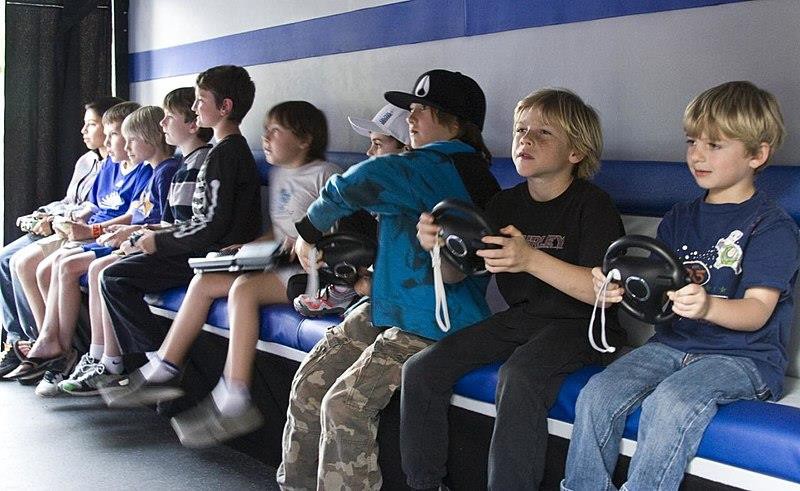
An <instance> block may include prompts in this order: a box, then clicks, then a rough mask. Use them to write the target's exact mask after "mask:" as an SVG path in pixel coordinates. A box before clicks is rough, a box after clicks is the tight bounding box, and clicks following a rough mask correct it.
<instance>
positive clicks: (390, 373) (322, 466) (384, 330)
mask: <svg viewBox="0 0 800 491" xmlns="http://www.w3.org/2000/svg"><path fill="white" fill-rule="evenodd" d="M385 97H386V100H387V101H389V102H391V103H392V104H394V105H396V106H398V107H401V108H404V109H409V110H410V111H411V114H410V115H409V116H408V124H409V131H410V133H411V135H410V138H411V146H412V148H413V150H412V151H410V152H407V153H404V154H400V155H384V156H382V157H379V158H372V159H368V160H365V161H364V162H361V163H360V164H357V165H355V166H353V167H351V168H350V169H348V170H347V171H346V172H345V173H344V174H342V175H341V176H335V177H333V178H332V179H331V180H330V181H328V184H327V185H326V186H325V188H324V189H323V191H322V193H321V194H320V197H319V199H317V200H316V201H315V202H314V203H313V204H312V205H311V206H310V207H309V209H308V214H307V215H306V217H305V218H303V220H301V221H300V222H298V223H297V230H298V232H299V233H300V237H301V238H302V240H300V239H298V243H297V246H296V248H295V251H296V252H297V254H298V256H299V257H300V258H303V260H305V261H306V264H305V266H306V267H307V266H308V264H307V259H306V258H307V257H308V252H309V250H310V249H311V247H312V244H314V243H315V242H316V241H318V240H319V239H320V237H321V236H322V233H323V231H324V230H327V229H329V228H330V227H331V225H333V223H334V222H335V221H336V220H337V219H338V218H340V217H343V216H347V215H350V214H351V213H353V212H355V211H358V210H367V211H369V212H373V213H377V214H379V215H380V230H379V235H378V254H377V258H376V262H375V268H374V269H375V271H374V274H373V283H372V302H371V306H370V305H364V306H362V307H360V308H357V309H355V310H353V311H352V313H351V314H350V315H348V316H347V317H346V318H345V320H344V321H343V322H342V323H341V324H339V325H338V326H336V327H334V328H332V329H330V330H329V331H328V333H326V336H325V338H324V339H322V340H321V341H320V342H319V343H317V345H316V346H315V347H314V349H313V350H312V351H311V353H310V354H309V356H308V357H307V358H306V360H305V361H304V362H303V363H302V365H301V366H300V369H299V370H298V372H297V373H296V374H295V378H294V381H293V383H292V391H291V394H290V400H289V410H288V418H287V423H286V428H285V431H284V448H283V462H282V463H281V466H280V468H279V469H278V476H277V477H278V483H279V484H280V485H281V486H282V487H283V488H290V489H298V488H312V489H313V488H322V489H327V488H333V487H340V486H341V487H346V488H354V489H355V488H358V489H362V488H364V487H369V488H374V487H380V485H381V483H382V479H381V473H380V469H379V468H378V465H377V451H378V449H377V443H376V441H375V435H376V433H377V425H378V413H379V411H380V410H381V409H383V407H384V406H385V405H386V404H388V402H389V400H390V398H391V396H392V394H393V393H394V391H395V390H396V389H397V388H398V386H399V385H400V374H401V368H402V364H403V363H404V361H405V360H406V359H407V358H408V357H410V356H411V355H413V354H414V353H417V352H419V351H420V350H422V349H423V348H425V347H426V346H428V345H429V344H431V343H432V342H433V341H435V340H438V339H440V338H442V337H443V336H444V334H445V333H443V332H442V331H441V330H440V329H439V327H438V326H437V324H436V320H435V314H434V309H435V304H434V288H433V278H432V275H431V274H430V270H431V263H430V256H429V254H428V253H427V252H426V251H424V250H423V249H422V248H421V247H420V245H419V243H418V242H417V239H416V224H417V219H418V217H419V214H420V213H421V212H423V211H426V210H430V209H431V208H432V207H433V206H434V205H435V204H436V203H438V202H439V201H442V200H443V199H446V198H457V199H460V200H463V201H467V202H472V203H474V204H475V205H477V206H479V207H481V208H482V207H483V206H484V205H485V204H486V202H487V201H488V200H489V198H491V196H492V195H494V193H495V192H497V191H498V190H499V186H498V184H497V181H496V180H495V179H494V177H493V176H492V174H491V173H490V172H489V160H490V159H491V155H490V154H489V151H488V150H487V149H486V146H485V145H484V143H483V138H482V136H481V128H482V127H483V117H484V114H485V112H486V100H485V98H484V95H483V91H482V90H481V89H480V87H479V86H478V84H477V83H476V82H475V81H474V80H472V79H471V78H469V77H467V76H465V75H462V74H460V73H457V72H450V71H446V70H432V71H430V72H426V73H424V74H423V75H422V76H421V77H419V79H418V80H417V82H416V83H415V84H414V87H413V91H412V92H411V93H401V92H387V93H386V94H385ZM323 260H324V258H323ZM485 287H486V279H485V278H483V279H480V278H474V277H470V278H466V279H465V280H464V281H461V282H459V283H456V284H453V285H448V286H447V297H448V299H449V300H450V301H451V302H452V303H453V305H454V307H455V308H453V309H452V310H451V311H450V317H451V321H452V329H451V330H450V332H455V331H458V330H459V329H461V328H463V327H466V326H468V325H470V324H472V323H475V322H478V321H480V320H482V319H484V318H485V317H486V316H488V314H489V311H488V308H487V306H486V302H485V299H484V294H485ZM370 309H371V312H370ZM370 321H371V324H370ZM320 401H321V402H320ZM344 469H347V472H345V471H344Z"/></svg>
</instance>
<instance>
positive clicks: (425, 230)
mask: <svg viewBox="0 0 800 491" xmlns="http://www.w3.org/2000/svg"><path fill="white" fill-rule="evenodd" d="M440 230H442V227H440V226H438V225H436V224H435V223H433V215H431V214H430V213H423V214H422V215H420V216H419V222H417V240H418V241H419V245H421V246H422V248H423V249H424V250H426V251H430V250H432V249H433V246H434V245H435V244H436V242H437V241H438V240H439V231H440Z"/></svg>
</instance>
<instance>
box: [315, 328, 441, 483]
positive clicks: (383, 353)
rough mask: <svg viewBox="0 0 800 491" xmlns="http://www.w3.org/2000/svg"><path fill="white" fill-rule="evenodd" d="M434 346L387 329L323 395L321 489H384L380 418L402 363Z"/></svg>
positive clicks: (320, 459)
mask: <svg viewBox="0 0 800 491" xmlns="http://www.w3.org/2000/svg"><path fill="white" fill-rule="evenodd" d="M430 343H431V341H430V340H427V339H424V338H421V337H419V336H415V335H413V334H409V333H406V332H403V331H401V330H400V329H398V328H396V327H393V328H390V329H387V330H386V331H384V332H383V333H381V335H380V336H378V338H377V339H376V340H375V342H374V343H372V345H371V346H370V347H368V348H367V349H366V350H365V351H364V352H363V353H362V354H361V356H360V357H359V359H358V360H357V361H356V362H355V363H354V364H353V365H352V366H351V367H350V368H348V369H347V370H346V371H345V372H344V373H343V374H342V375H341V377H339V378H338V379H337V380H336V382H335V383H334V384H333V386H332V387H331V388H330V390H329V391H328V393H327V394H325V397H324V398H323V400H322V407H321V410H320V421H321V423H322V428H321V430H322V434H321V438H320V442H319V449H320V455H319V469H318V471H317V489H340V488H341V487H344V488H346V489H364V488H368V489H380V487H381V484H382V482H383V481H382V477H381V470H380V468H379V467H378V443H377V441H376V436H377V434H378V419H379V418H378V413H379V411H380V410H381V409H383V408H384V407H386V405H387V404H388V403H389V400H390V399H391V397H392V394H394V391H395V390H397V388H398V387H399V386H400V381H401V371H402V366H403V363H404V362H405V361H406V360H407V359H408V358H409V357H410V356H411V355H414V354H416V353H418V352H419V351H421V350H423V349H424V348H425V347H427V346H428V345H429V344H430Z"/></svg>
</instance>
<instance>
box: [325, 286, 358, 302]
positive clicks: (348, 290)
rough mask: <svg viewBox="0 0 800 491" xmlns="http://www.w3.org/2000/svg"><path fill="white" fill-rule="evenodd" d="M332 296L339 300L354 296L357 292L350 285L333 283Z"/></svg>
mask: <svg viewBox="0 0 800 491" xmlns="http://www.w3.org/2000/svg"><path fill="white" fill-rule="evenodd" d="M331 287H332V288H331V291H330V296H331V297H333V298H335V299H337V300H346V299H349V298H352V297H353V296H354V295H355V294H356V292H355V291H354V290H353V288H352V287H350V286H342V285H331Z"/></svg>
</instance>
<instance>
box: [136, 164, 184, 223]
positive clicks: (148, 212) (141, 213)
mask: <svg viewBox="0 0 800 491" xmlns="http://www.w3.org/2000/svg"><path fill="white" fill-rule="evenodd" d="M180 163H181V162H180V160H179V159H176V158H174V157H170V158H168V159H167V160H164V161H163V162H161V163H160V164H158V165H157V166H156V168H155V169H154V170H153V171H152V176H151V178H150V180H149V181H148V183H147V186H146V187H145V188H144V190H142V192H141V193H140V194H139V195H138V197H137V198H136V200H135V201H134V202H133V203H132V204H131V212H132V213H133V218H132V219H131V224H132V225H151V224H158V223H160V222H161V217H162V216H163V215H164V209H165V208H166V207H167V195H168V194H169V186H170V183H171V182H172V176H174V175H175V172H176V171H177V170H178V167H180ZM143 165H145V166H146V167H150V164H147V163H146V162H145V163H144V164H143Z"/></svg>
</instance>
